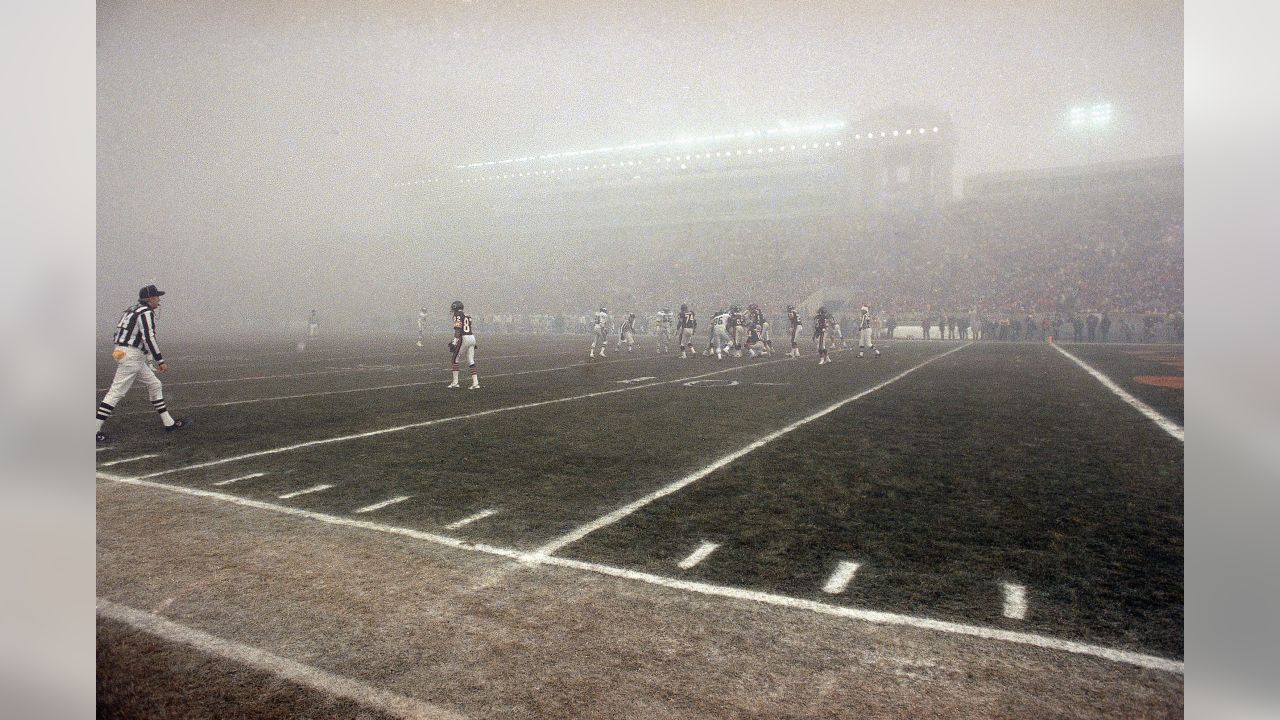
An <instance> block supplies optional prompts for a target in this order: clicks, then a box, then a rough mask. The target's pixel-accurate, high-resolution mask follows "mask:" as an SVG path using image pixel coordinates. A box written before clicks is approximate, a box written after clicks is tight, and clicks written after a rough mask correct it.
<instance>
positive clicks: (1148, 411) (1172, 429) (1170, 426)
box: [1052, 345, 1187, 443]
mask: <svg viewBox="0 0 1280 720" xmlns="http://www.w3.org/2000/svg"><path fill="white" fill-rule="evenodd" d="M1052 347H1053V349H1054V350H1057V351H1058V352H1060V353H1062V354H1063V355H1065V356H1066V357H1067V358H1068V359H1069V360H1071V361H1072V362H1074V363H1075V364H1077V365H1079V366H1080V367H1082V368H1084V371H1085V372H1087V373H1089V374H1090V375H1092V376H1093V379H1095V380H1097V381H1098V382H1100V383H1102V386H1103V387H1105V388H1106V389H1108V390H1110V391H1111V392H1112V393H1113V394H1115V396H1116V397H1118V398H1120V399H1121V400H1123V401H1125V402H1126V403H1128V404H1129V405H1130V406H1131V407H1133V408H1134V409H1135V410H1137V411H1138V412H1140V413H1142V414H1143V415H1146V416H1147V419H1148V420H1150V421H1151V422H1153V423H1155V424H1156V425H1157V426H1158V427H1159V428H1160V429H1161V430H1163V431H1165V432H1167V433H1169V434H1170V435H1172V436H1173V437H1174V438H1176V439H1177V440H1179V441H1180V442H1184V443H1185V442H1186V441H1187V438H1186V433H1185V432H1184V431H1183V429H1182V426H1181V425H1179V424H1178V423H1176V422H1174V421H1172V420H1170V419H1169V418H1167V417H1165V416H1164V415H1161V414H1160V413H1159V412H1158V411H1157V410H1156V409H1155V408H1153V407H1151V406H1150V405H1148V404H1146V403H1144V402H1142V401H1141V400H1139V399H1138V398H1136V397H1134V396H1132V395H1130V394H1129V393H1128V392H1127V391H1126V390H1125V389H1124V388H1122V387H1120V386H1119V385H1117V384H1115V383H1114V382H1112V381H1111V378H1109V377H1107V376H1106V375H1103V374H1102V373H1100V372H1098V371H1097V370H1094V369H1093V367H1092V366H1090V365H1089V364H1088V363H1086V362H1085V361H1083V360H1081V359H1080V358H1078V357H1076V356H1075V355H1072V354H1071V353H1069V352H1067V351H1066V350H1063V349H1062V347H1061V346H1059V345H1053V346H1052Z"/></svg>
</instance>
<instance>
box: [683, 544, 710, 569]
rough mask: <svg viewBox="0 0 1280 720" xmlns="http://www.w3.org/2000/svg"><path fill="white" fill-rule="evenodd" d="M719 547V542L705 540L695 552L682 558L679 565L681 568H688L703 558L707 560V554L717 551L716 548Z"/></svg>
mask: <svg viewBox="0 0 1280 720" xmlns="http://www.w3.org/2000/svg"><path fill="white" fill-rule="evenodd" d="M718 547H720V545H718V544H717V543H713V542H704V543H702V544H701V545H699V546H698V549H697V550H694V551H693V552H691V553H689V557H687V558H685V559H683V560H681V561H680V563H679V565H678V567H679V568H680V569H681V570H688V569H689V568H691V567H693V566H694V565H697V564H698V563H700V562H702V561H703V560H706V559H707V556H708V555H710V554H711V553H713V552H715V551H716V548H718Z"/></svg>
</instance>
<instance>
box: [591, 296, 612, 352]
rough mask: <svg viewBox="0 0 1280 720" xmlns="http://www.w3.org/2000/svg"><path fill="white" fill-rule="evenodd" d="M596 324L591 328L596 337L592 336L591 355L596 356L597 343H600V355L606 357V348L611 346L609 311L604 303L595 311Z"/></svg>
mask: <svg viewBox="0 0 1280 720" xmlns="http://www.w3.org/2000/svg"><path fill="white" fill-rule="evenodd" d="M594 317H595V324H594V325H592V327H591V329H592V331H594V332H595V337H593V338H591V357H595V356H596V345H597V344H598V345H600V357H604V351H605V348H607V347H609V311H608V310H606V309H605V307H604V306H603V305H601V306H600V309H599V310H597V311H596V313H595V316H594Z"/></svg>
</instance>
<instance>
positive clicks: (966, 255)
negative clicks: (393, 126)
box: [482, 189, 1183, 341]
mask: <svg viewBox="0 0 1280 720" xmlns="http://www.w3.org/2000/svg"><path fill="white" fill-rule="evenodd" d="M539 247H540V248H541V250H540V252H539V253H538V254H533V253H530V255H529V256H528V257H526V258H521V259H519V260H518V261H516V262H513V264H512V267H511V270H512V275H513V276H512V277H505V278H503V279H502V282H501V284H500V285H498V284H496V283H495V285H494V287H493V288H492V293H493V296H492V297H491V298H488V300H489V302H487V303H486V304H488V305H489V306H490V307H493V308H500V307H509V308H522V309H524V310H525V311H526V312H524V313H521V314H511V315H494V316H490V317H488V318H486V319H485V321H486V323H487V324H489V325H490V327H491V328H492V329H493V330H495V331H498V332H504V331H510V332H579V331H581V332H586V331H587V328H586V324H587V323H586V318H587V316H588V315H589V314H590V313H591V312H592V311H594V310H596V309H597V308H598V307H600V306H601V305H602V304H603V305H606V306H608V307H609V310H610V311H612V312H614V313H615V314H617V313H620V312H628V311H632V312H636V313H637V315H638V316H639V317H640V319H641V327H642V328H643V326H644V321H645V320H646V319H647V318H648V317H649V316H651V315H652V313H654V312H656V311H657V310H658V309H659V308H662V307H667V308H672V307H678V306H679V304H680V303H681V302H688V303H690V304H691V305H692V306H693V307H695V308H696V309H698V311H699V313H700V315H702V316H704V317H707V316H709V315H710V314H711V313H712V312H714V311H715V310H718V309H720V308H721V306H728V305H729V304H730V303H738V304H743V305H745V304H746V303H749V302H756V303H759V304H760V305H761V306H763V307H765V308H766V309H767V310H768V311H769V312H770V314H771V315H777V316H780V315H781V313H782V311H783V308H784V307H785V306H786V305H787V304H788V303H797V304H799V303H801V302H802V301H803V300H804V299H805V298H806V297H808V296H809V295H810V294H811V293H813V292H814V291H815V290H818V289H819V288H847V289H848V290H849V292H850V293H851V295H852V296H851V297H850V298H849V299H848V302H849V304H850V305H856V304H860V303H863V302H865V303H868V304H870V305H872V307H873V309H874V310H875V312H876V315H877V318H878V320H879V321H880V322H881V324H882V325H884V326H885V331H886V332H887V331H888V327H887V326H888V324H889V322H890V320H891V319H892V321H893V324H896V325H899V326H904V325H913V326H923V324H924V322H925V321H926V320H927V321H928V323H929V324H930V325H931V326H932V327H933V328H934V332H933V333H932V334H931V337H937V328H939V327H945V328H946V329H947V331H951V325H952V324H953V323H952V321H951V320H949V319H948V318H952V319H954V321H955V323H954V324H955V325H956V326H957V329H959V326H960V325H961V324H964V325H966V326H967V327H966V329H965V334H966V335H967V336H969V337H979V338H985V339H1001V338H1004V339H1026V338H1028V337H1036V338H1044V337H1046V336H1047V334H1049V333H1051V334H1053V335H1054V336H1055V337H1067V338H1074V337H1077V336H1079V337H1081V338H1085V339H1087V337H1088V336H1089V334H1090V333H1089V332H1088V331H1089V330H1090V328H1092V329H1093V330H1094V333H1093V334H1094V336H1095V337H1097V338H1099V339H1101V337H1102V335H1103V334H1104V331H1103V330H1102V329H1101V327H1102V326H1103V325H1104V324H1105V325H1106V326H1107V327H1108V330H1107V331H1105V334H1106V336H1107V338H1108V339H1109V340H1110V341H1117V340H1120V341H1123V340H1129V341H1140V340H1149V339H1159V340H1170V341H1180V339H1181V337H1182V299H1183V238H1182V195H1181V193H1169V192H1165V193H1159V192H1153V191H1146V190H1143V189H1135V190H1133V191H1132V192H1128V193H1123V194H1116V193H1115V192H1114V191H1112V192H1110V193H1107V194H1102V193H1097V194H1075V195H1063V196H1051V197H1025V198H1009V197H1002V198H992V199H975V200H965V201H960V202H957V203H954V204H952V205H950V206H947V207H945V208H943V209H941V210H938V211H930V212H920V211H882V212H877V213H870V214H861V215H850V216H846V217H840V216H836V217H830V216H829V217H806V218H791V219H769V220H730V221H726V220H715V221H710V220H709V221H707V222H701V223H691V224H681V225H656V226H643V225H637V226H634V227H628V228H615V229H608V230H598V231H594V232H593V233H592V234H591V236H590V238H589V239H588V240H587V241H580V245H579V246H577V247H571V248H561V249H560V251H556V250H551V251H546V250H545V248H546V246H539ZM553 247H554V245H553ZM855 309H856V308H854V307H850V308H848V309H847V310H846V312H847V313H848V315H849V317H850V319H851V318H852V315H853V314H854V311H855ZM810 310H813V309H812V308H810ZM833 310H835V311H837V312H839V311H840V308H833ZM1104 318H1105V319H1104ZM1077 325H1079V327H1080V328H1081V329H1079V330H1077ZM1111 325H1114V328H1112V327H1111ZM482 327H483V324H482ZM1015 328H1016V329H1015ZM1063 333H1065V335H1064V334H1063Z"/></svg>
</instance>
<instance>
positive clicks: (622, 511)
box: [535, 343, 969, 555]
mask: <svg viewBox="0 0 1280 720" xmlns="http://www.w3.org/2000/svg"><path fill="white" fill-rule="evenodd" d="M968 346H969V344H968V343H965V344H964V345H957V346H956V347H953V348H951V349H950V350H948V351H946V352H944V353H941V354H938V355H934V356H933V357H930V358H929V359H927V360H925V361H924V362H922V363H920V364H918V365H914V366H912V367H910V368H908V369H906V370H904V371H902V372H900V373H898V374H897V375H894V376H893V377H891V378H889V379H888V380H885V381H884V382H881V383H880V384H878V385H873V386H872V387H870V388H867V389H866V390H863V391H861V392H859V393H857V394H855V395H851V396H850V397H847V398H845V399H844V400H841V401H839V402H837V403H834V404H832V405H828V406H827V407H825V408H823V409H821V410H819V411H818V412H816V413H813V414H812V415H809V416H808V417H804V418H801V419H799V420H797V421H795V422H793V423H791V424H790V425H788V426H786V427H784V428H782V429H781V430H775V431H773V432H771V433H769V434H768V435H765V436H764V437H762V438H760V439H758V440H756V441H755V442H753V443H751V444H749V445H747V446H746V447H743V448H741V449H739V450H736V451H734V452H731V453H729V454H728V455H725V456H724V457H722V458H720V459H719V460H716V461H715V462H713V463H711V464H710V465H707V466H706V467H703V468H702V469H701V470H696V471H694V472H692V473H690V474H688V475H686V476H684V477H682V478H680V479H679V480H677V481H675V482H673V483H671V484H670V485H667V486H666V487H664V488H659V489H658V490H655V491H653V492H651V493H649V494H648V495H645V496H644V497H642V498H640V499H639V500H636V501H635V502H633V503H630V504H629V505H625V506H623V507H621V508H618V509H617V510H614V511H613V512H611V513H609V514H608V515H605V516H604V517H602V518H599V519H597V520H594V521H592V522H589V523H587V524H586V525H583V526H582V527H579V528H578V529H576V530H573V531H571V532H569V533H567V534H565V535H563V536H561V537H559V538H556V539H555V540H552V541H551V542H549V543H547V544H545V545H543V546H542V547H540V548H538V549H537V550H536V551H535V552H536V553H537V554H542V555H551V554H553V553H555V552H556V551H558V550H560V549H561V548H563V547H564V546H566V545H569V544H572V543H575V542H577V541H579V540H581V539H582V538H584V537H586V536H587V535H590V534H591V533H593V532H595V531H596V530H599V529H600V528H602V527H605V526H606V525H612V524H613V523H616V522H618V521H619V520H621V519H622V518H624V517H626V516H628V515H630V514H631V513H633V512H635V511H637V510H639V509H640V508H642V507H644V506H645V505H648V504H649V503H651V502H653V501H655V500H658V499H661V498H663V497H666V496H667V495H670V494H671V493H674V492H676V491H677V490H680V489H681V488H683V487H685V486H686V485H689V484H691V483H694V482H696V481H698V480H701V479H702V478H704V477H706V476H708V475H710V474H711V473H713V472H715V471H716V470H719V469H720V468H722V467H724V466H726V465H728V464H729V463H731V462H733V461H734V460H737V459H738V458H740V457H742V456H743V455H746V454H748V453H751V452H754V451H755V450H758V449H760V448H762V447H764V446H765V445H767V444H769V443H771V442H773V441H774V440H777V439H778V438H780V437H782V436H783V435H786V434H787V433H790V432H792V431H794V430H796V429H798V428H800V427H802V426H804V425H807V424H809V423H811V422H813V421H814V420H817V419H819V418H821V417H823V416H824V415H828V414H830V413H833V412H835V411H836V410H839V409H840V408H842V407H844V406H845V405H848V404H849V403H851V402H853V401H854V400H857V399H859V398H862V397H866V396H867V395H870V394H871V393H873V392H875V391H877V390H879V389H880V388H883V387H885V386H886V385H889V384H891V383H895V382H897V381H899V380H901V379H902V378H904V377H906V376H908V375H910V374H911V373H913V372H915V371H916V370H919V369H920V368H922V367H924V366H925V365H928V364H929V363H931V362H933V361H934V360H937V359H938V358H944V357H946V356H948V355H950V354H951V353H953V352H956V351H958V350H963V349H964V348H966V347H968ZM788 359H790V358H783V359H782V360H778V361H776V362H786V361H787V360H788ZM756 367H758V366H756Z"/></svg>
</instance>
